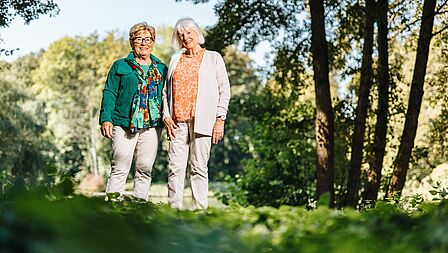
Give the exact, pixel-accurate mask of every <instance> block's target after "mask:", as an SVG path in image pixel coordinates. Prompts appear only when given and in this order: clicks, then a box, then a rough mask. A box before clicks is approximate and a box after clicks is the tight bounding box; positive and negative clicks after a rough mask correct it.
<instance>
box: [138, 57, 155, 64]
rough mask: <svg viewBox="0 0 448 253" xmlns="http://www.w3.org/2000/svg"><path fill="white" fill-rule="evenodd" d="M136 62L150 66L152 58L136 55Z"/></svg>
mask: <svg viewBox="0 0 448 253" xmlns="http://www.w3.org/2000/svg"><path fill="white" fill-rule="evenodd" d="M135 61H137V62H138V63H139V64H141V65H149V64H151V62H152V61H151V57H149V55H148V56H141V55H136V56H135Z"/></svg>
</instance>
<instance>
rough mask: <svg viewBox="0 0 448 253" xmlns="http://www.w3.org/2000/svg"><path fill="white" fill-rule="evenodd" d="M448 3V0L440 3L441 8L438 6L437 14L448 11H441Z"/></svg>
mask: <svg viewBox="0 0 448 253" xmlns="http://www.w3.org/2000/svg"><path fill="white" fill-rule="evenodd" d="M447 4H448V0H445V2H443V3H442V4H440V5H439V8H437V9H436V15H438V14H442V13H446V11H444V12H440V11H441V10H442V9H443V7H445V5H447Z"/></svg>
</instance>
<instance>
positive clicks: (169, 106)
mask: <svg viewBox="0 0 448 253" xmlns="http://www.w3.org/2000/svg"><path fill="white" fill-rule="evenodd" d="M172 41H173V46H174V48H175V49H176V50H180V51H179V53H177V54H175V55H173V57H172V58H171V61H170V64H169V67H168V75H167V81H166V85H165V87H164V89H163V95H162V97H163V121H164V123H165V127H166V129H167V132H168V138H169V140H170V142H169V144H170V145H169V150H168V159H169V161H168V202H169V204H170V206H171V207H174V208H178V209H181V208H182V197H183V189H184V184H185V172H186V168H187V162H188V160H189V163H190V167H191V171H190V182H191V190H192V195H193V196H192V197H193V209H205V208H207V207H208V200H207V196H208V166H207V164H208V160H209V157H210V148H211V144H212V143H213V144H217V143H218V142H219V141H220V140H221V139H222V138H223V136H224V121H225V119H226V115H227V107H228V105H229V100H230V83H229V79H228V77H227V71H226V67H225V65H224V61H223V59H222V57H221V55H220V54H219V53H218V52H214V51H210V50H206V49H205V48H203V47H202V46H201V44H204V42H205V40H204V35H203V34H202V31H201V29H200V28H199V26H198V25H197V24H196V22H195V21H194V20H193V19H191V18H183V19H180V20H179V21H177V23H176V25H175V27H174V32H173V37H172Z"/></svg>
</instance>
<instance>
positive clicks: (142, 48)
mask: <svg viewBox="0 0 448 253" xmlns="http://www.w3.org/2000/svg"><path fill="white" fill-rule="evenodd" d="M132 43H133V45H134V52H135V53H136V56H137V57H140V58H147V57H149V55H150V54H151V52H152V49H153V48H154V41H153V39H152V37H151V33H149V32H148V31H143V32H140V33H138V34H137V36H135V37H134V40H133V42H132Z"/></svg>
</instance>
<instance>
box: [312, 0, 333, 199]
mask: <svg viewBox="0 0 448 253" xmlns="http://www.w3.org/2000/svg"><path fill="white" fill-rule="evenodd" d="M309 5H310V12H311V52H312V55H313V70H314V76H313V77H314V89H315V95H316V154H317V164H316V169H317V191H316V194H317V197H320V196H321V195H322V194H324V193H326V192H329V193H330V205H333V204H332V203H333V200H334V187H333V180H334V166H333V165H334V159H333V157H334V150H333V145H334V136H333V135H334V116H333V108H332V105H331V95H330V81H329V78H328V72H329V70H328V45H327V40H326V38H325V17H324V1H323V0H310V1H309Z"/></svg>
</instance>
